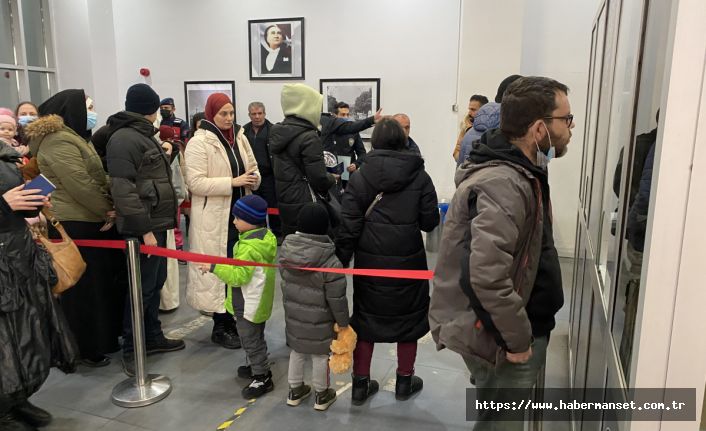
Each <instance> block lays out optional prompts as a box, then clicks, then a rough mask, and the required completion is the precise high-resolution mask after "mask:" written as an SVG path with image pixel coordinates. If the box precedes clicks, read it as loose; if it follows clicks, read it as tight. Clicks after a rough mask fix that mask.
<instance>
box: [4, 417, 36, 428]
mask: <svg viewBox="0 0 706 431" xmlns="http://www.w3.org/2000/svg"><path fill="white" fill-rule="evenodd" d="M0 430H2V431H37V428H35V427H33V426H31V425H29V424H27V423H25V422H23V421H22V420H20V419H19V418H18V417H17V416H16V415H15V414H13V413H7V414H5V415H1V414H0Z"/></svg>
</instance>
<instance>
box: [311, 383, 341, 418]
mask: <svg viewBox="0 0 706 431" xmlns="http://www.w3.org/2000/svg"><path fill="white" fill-rule="evenodd" d="M335 402H336V391H335V390H333V389H331V388H328V389H326V390H325V391H321V392H317V393H316V401H314V410H318V411H321V412H322V411H324V410H326V409H328V408H329V406H330V405H331V404H333V403H335Z"/></svg>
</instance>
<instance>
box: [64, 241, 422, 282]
mask: <svg viewBox="0 0 706 431" xmlns="http://www.w3.org/2000/svg"><path fill="white" fill-rule="evenodd" d="M74 242H75V243H76V245H77V246H79V247H95V248H114V249H120V250H124V249H125V248H126V245H125V241H117V240H112V241H101V240H93V239H76V240H74ZM140 253H142V254H148V255H151V256H152V255H153V256H161V257H169V258H172V259H179V260H185V261H188V262H199V263H211V264H219V263H220V264H224V265H237V266H263V267H272V268H282V267H284V268H290V269H299V270H302V271H313V272H328V273H333V274H349V275H366V276H370V277H384V278H407V279H414V280H431V279H432V278H433V277H434V272H433V271H429V270H403V269H360V268H308V267H293V266H284V265H272V264H268V263H261V262H251V261H247V260H239V259H231V258H227V257H218V256H209V255H206V254H200V253H191V252H188V251H180V250H172V249H168V248H163V247H152V246H146V245H140Z"/></svg>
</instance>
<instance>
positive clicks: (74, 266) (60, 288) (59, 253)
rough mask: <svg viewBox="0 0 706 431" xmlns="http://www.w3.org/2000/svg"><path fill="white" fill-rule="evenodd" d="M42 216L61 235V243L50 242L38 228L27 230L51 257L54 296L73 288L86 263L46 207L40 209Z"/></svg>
mask: <svg viewBox="0 0 706 431" xmlns="http://www.w3.org/2000/svg"><path fill="white" fill-rule="evenodd" d="M42 214H44V216H45V217H46V218H47V221H48V222H49V223H51V225H52V226H53V227H54V229H56V230H57V231H58V232H59V234H60V235H61V242H52V240H50V239H49V238H48V237H47V234H46V233H45V232H43V231H42V230H41V228H40V227H39V226H37V225H36V224H35V225H30V226H29V228H30V230H31V231H32V233H33V234H34V236H35V238H36V239H38V240H39V241H40V242H41V243H42V245H43V246H44V248H45V249H46V250H47V252H49V255H50V256H51V260H52V265H53V266H54V270H55V271H56V277H57V279H58V280H59V281H58V283H56V285H55V286H54V287H53V288H52V290H51V291H52V293H53V294H54V295H59V294H61V293H62V292H64V291H66V290H68V289H69V288H71V287H73V286H74V285H75V284H76V283H78V280H79V279H80V278H81V276H82V275H83V273H84V272H85V271H86V262H85V261H84V260H83V257H81V252H79V251H78V247H77V246H76V244H75V243H74V241H73V240H72V239H71V237H69V235H68V234H67V233H66V231H65V230H64V227H63V226H62V225H61V223H59V220H57V219H56V217H54V215H53V214H52V213H51V212H50V211H49V209H47V208H46V207H45V208H43V209H42Z"/></svg>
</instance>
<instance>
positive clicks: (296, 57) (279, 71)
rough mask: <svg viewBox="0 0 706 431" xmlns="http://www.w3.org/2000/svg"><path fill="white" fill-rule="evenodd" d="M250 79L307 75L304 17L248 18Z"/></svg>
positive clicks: (301, 77) (296, 77) (298, 77)
mask: <svg viewBox="0 0 706 431" xmlns="http://www.w3.org/2000/svg"><path fill="white" fill-rule="evenodd" d="M248 44H249V51H250V79H251V80H261V79H262V80H264V79H304V18H277V19H256V20H249V21H248Z"/></svg>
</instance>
